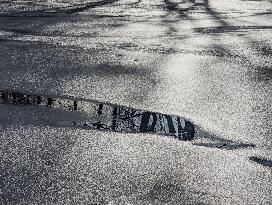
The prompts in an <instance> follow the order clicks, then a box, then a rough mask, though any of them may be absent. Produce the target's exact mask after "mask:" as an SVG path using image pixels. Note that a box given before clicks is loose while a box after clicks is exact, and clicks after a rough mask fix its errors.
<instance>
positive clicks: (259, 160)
mask: <svg viewBox="0 0 272 205" xmlns="http://www.w3.org/2000/svg"><path fill="white" fill-rule="evenodd" d="M249 159H250V160H252V161H254V162H256V163H258V164H261V165H263V166H266V167H272V160H268V159H264V158H260V157H250V158H249Z"/></svg>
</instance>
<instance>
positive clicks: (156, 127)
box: [0, 91, 255, 150]
mask: <svg viewBox="0 0 272 205" xmlns="http://www.w3.org/2000/svg"><path fill="white" fill-rule="evenodd" d="M0 104H13V105H19V106H30V105H31V106H38V107H46V108H50V109H55V110H61V111H68V112H75V113H79V115H81V114H82V113H83V114H84V118H82V120H70V118H69V119H67V120H68V121H70V122H68V124H69V123H70V125H72V126H76V127H83V128H90V129H99V130H110V131H116V132H130V133H139V132H140V133H154V134H159V135H166V136H171V137H174V138H176V139H179V140H185V141H190V140H194V142H193V144H194V145H195V146H202V147H207V148H217V149H225V150H234V149H242V148H253V147H255V145H254V144H249V143H244V142H239V141H233V140H228V139H224V138H222V137H219V136H216V135H214V134H212V133H209V132H206V131H204V130H203V129H202V128H200V127H198V126H196V125H194V124H192V123H191V122H190V121H188V120H186V119H184V118H182V117H179V116H175V115H166V114H161V113H155V112H149V111H143V110H136V109H132V108H128V107H124V106H116V105H112V104H106V103H100V102H95V101H90V100H84V99H78V100H75V99H71V98H60V97H56V98H53V97H46V96H40V95H31V94H22V93H18V92H11V91H0ZM80 113H81V114H80ZM65 125H66V124H65Z"/></svg>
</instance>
